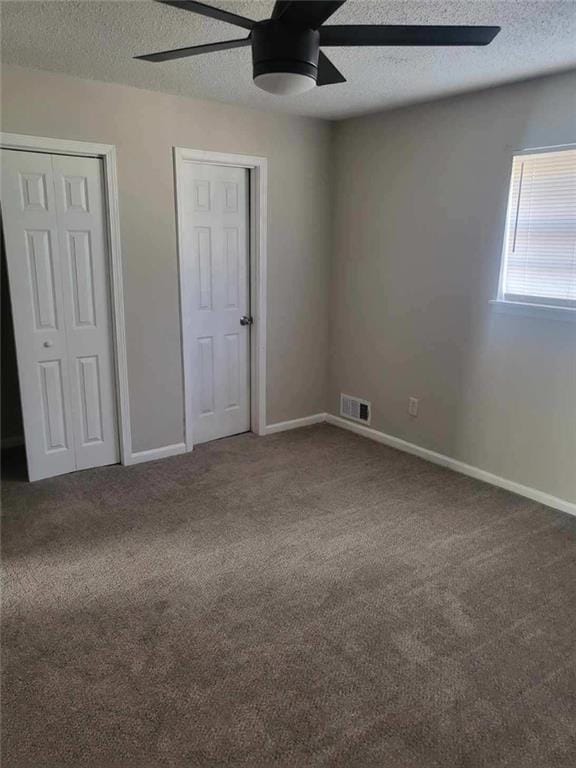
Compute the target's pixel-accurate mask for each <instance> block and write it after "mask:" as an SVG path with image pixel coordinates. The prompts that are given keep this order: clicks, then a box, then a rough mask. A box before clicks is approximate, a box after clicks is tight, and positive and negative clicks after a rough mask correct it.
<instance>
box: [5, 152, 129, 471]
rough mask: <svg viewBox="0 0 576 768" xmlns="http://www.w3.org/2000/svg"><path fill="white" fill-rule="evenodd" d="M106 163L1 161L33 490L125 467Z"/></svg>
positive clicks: (22, 157)
mask: <svg viewBox="0 0 576 768" xmlns="http://www.w3.org/2000/svg"><path fill="white" fill-rule="evenodd" d="M101 173H102V171H101V165H100V161H99V160H97V159H95V158H80V157H65V156H57V155H56V156H51V155H47V154H41V153H35V152H19V151H15V150H10V151H8V150H7V151H4V152H2V210H3V221H4V233H5V239H6V255H7V264H8V275H9V281H10V296H11V302H12V311H13V315H14V333H15V337H16V349H17V357H18V372H19V380H20V396H21V399H22V412H23V420H24V432H25V438H26V453H27V459H28V474H29V477H30V480H38V479H41V478H43V477H51V476H53V475H58V474H63V473H65V472H71V471H73V470H75V469H85V468H87V467H93V466H100V465H103V464H113V463H115V462H117V461H118V457H119V452H118V438H117V423H116V407H115V406H116V403H115V394H114V380H113V349H112V338H111V318H110V306H109V287H108V259H107V250H106V239H105V229H104V217H103V208H102V206H103V202H102V200H103V187H102V178H101Z"/></svg>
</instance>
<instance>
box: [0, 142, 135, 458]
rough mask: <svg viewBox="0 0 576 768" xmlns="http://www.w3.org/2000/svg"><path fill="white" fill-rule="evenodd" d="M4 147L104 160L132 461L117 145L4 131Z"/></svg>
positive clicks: (120, 386)
mask: <svg viewBox="0 0 576 768" xmlns="http://www.w3.org/2000/svg"><path fill="white" fill-rule="evenodd" d="M0 149H19V150H24V151H28V152H43V153H47V154H51V155H76V156H80V157H97V158H99V159H100V160H102V166H103V169H104V217H105V222H106V234H107V241H108V242H107V244H108V254H109V262H110V291H111V298H112V302H111V304H112V306H111V309H112V342H113V343H112V347H113V350H114V373H115V377H114V378H115V385H116V387H115V388H116V405H117V413H118V442H119V448H120V463H121V464H132V463H133V462H132V460H131V459H132V433H131V425H130V398H129V392H128V363H127V358H126V325H125V320H124V286H123V278H122V249H121V241H120V210H119V206H118V173H117V167H116V147H115V146H114V145H112V144H94V143H92V142H87V141H75V140H72V139H53V138H48V137H45V136H28V135H26V134H19V133H0Z"/></svg>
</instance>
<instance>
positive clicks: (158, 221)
mask: <svg viewBox="0 0 576 768" xmlns="http://www.w3.org/2000/svg"><path fill="white" fill-rule="evenodd" d="M2 108H3V112H2V130H4V131H8V132H14V133H28V134H34V135H40V136H50V137H56V138H67V139H77V140H81V141H94V142H100V143H108V144H115V145H116V147H117V151H118V175H119V186H120V216H121V228H122V251H123V260H124V277H125V296H126V331H127V345H128V375H129V388H130V405H131V420H132V435H133V449H134V450H146V449H149V448H155V447H160V446H163V445H169V444H172V443H178V442H180V441H182V440H183V400H182V369H181V351H180V328H179V309H178V273H177V252H176V223H175V210H174V177H173V165H172V147H173V146H183V147H191V148H195V149H207V150H214V151H220V152H235V153H242V154H251V155H264V156H265V157H267V158H268V160H269V220H268V242H269V250H268V318H269V325H268V369H267V376H268V385H267V396H268V423H273V422H278V421H284V420H287V419H293V418H297V417H300V416H306V415H308V414H312V413H317V412H319V411H323V410H324V409H325V402H326V366H325V359H326V357H325V355H326V340H327V317H328V311H327V298H328V275H329V255H330V254H329V240H330V213H331V210H330V154H329V153H330V138H331V129H330V125H329V124H328V123H325V122H322V121H318V120H312V119H307V118H299V117H287V116H286V115H276V114H271V113H262V112H257V111H255V110H248V109H239V108H237V107H231V106H228V105H224V104H217V103H213V102H205V101H195V100H192V99H185V98H179V97H175V96H168V95H165V94H161V93H152V92H148V91H144V90H140V89H136V88H130V87H126V86H121V85H114V84H107V83H99V82H93V81H88V80H80V79H77V78H72V77H68V76H65V75H58V74H50V73H47V72H40V71H36V70H28V69H21V68H17V67H3V69H2Z"/></svg>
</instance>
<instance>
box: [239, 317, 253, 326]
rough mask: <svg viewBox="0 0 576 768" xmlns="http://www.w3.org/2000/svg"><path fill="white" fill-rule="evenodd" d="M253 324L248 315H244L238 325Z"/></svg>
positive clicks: (251, 318)
mask: <svg viewBox="0 0 576 768" xmlns="http://www.w3.org/2000/svg"><path fill="white" fill-rule="evenodd" d="M253 322H254V318H253V317H248V315H244V317H241V318H240V325H252V323H253Z"/></svg>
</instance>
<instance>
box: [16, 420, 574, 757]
mask: <svg viewBox="0 0 576 768" xmlns="http://www.w3.org/2000/svg"><path fill="white" fill-rule="evenodd" d="M3 491H4V505H3V506H4V509H3V516H4V519H3V550H4V569H5V573H4V615H3V622H4V629H3V671H4V705H3V722H2V736H3V756H4V763H3V765H5V766H6V768H23V767H24V766H25V767H26V768H67V767H68V766H73V767H74V768H83V767H84V766H86V768H88V767H89V768H120V767H122V768H124V767H126V768H132V767H134V768H160V767H163V766H177V767H178V768H180V767H181V768H195V766H202V767H206V768H208V767H210V768H212V767H213V768H216V767H220V766H223V767H225V766H233V767H234V768H241V767H242V768H275V767H282V768H288V767H290V768H307V767H308V766H314V767H316V766H334V767H335V768H341V767H343V766H346V768H371V767H373V766H374V767H376V766H377V767H378V768H436V767H438V768H479V767H480V766H482V767H483V768H484V767H485V768H500V767H502V768H503V767H504V766H506V768H556V767H558V768H559V767H560V766H563V767H566V768H568V767H570V768H574V766H575V765H576V518H573V517H570V516H568V515H565V514H562V513H560V512H555V511H553V510H551V509H548V508H546V507H543V506H541V505H538V504H536V503H533V502H531V501H528V500H526V499H523V498H520V497H517V496H514V495H512V494H509V493H507V492H505V491H502V490H499V489H496V488H494V487H491V486H489V485H484V484H482V483H480V482H477V481H475V480H471V479H469V478H466V477H463V476H461V475H458V474H455V473H452V472H450V471H447V470H443V469H441V468H439V467H436V466H434V465H432V464H428V463H426V462H424V461H421V460H419V459H416V458H414V457H412V456H408V455H406V454H403V453H399V452H396V451H394V450H391V449H389V448H386V447H384V446H380V445H377V444H375V443H373V442H369V441H368V440H364V439H362V438H360V437H356V436H354V435H352V434H350V433H348V432H344V431H342V430H339V429H336V428H334V427H329V426H326V425H322V426H318V427H311V428H308V429H302V430H298V431H294V432H286V433H283V434H279V435H275V436H272V437H268V438H256V437H253V436H251V435H242V436H239V437H235V438H230V439H227V440H221V441H217V442H214V443H211V444H208V445H205V446H201V447H199V448H197V449H196V450H194V452H193V453H192V454H188V455H185V456H181V457H176V458H173V459H166V460H164V461H159V462H155V463H151V464H142V465H139V466H135V467H129V468H124V467H108V468H103V469H97V470H90V471H86V472H78V473H75V474H71V475H67V476H64V477H61V478H55V479H53V480H47V481H42V482H39V483H35V484H31V485H28V484H26V483H23V482H21V481H18V480H16V479H12V480H11V479H8V480H7V481H6V482H5V484H4V489H3Z"/></svg>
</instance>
